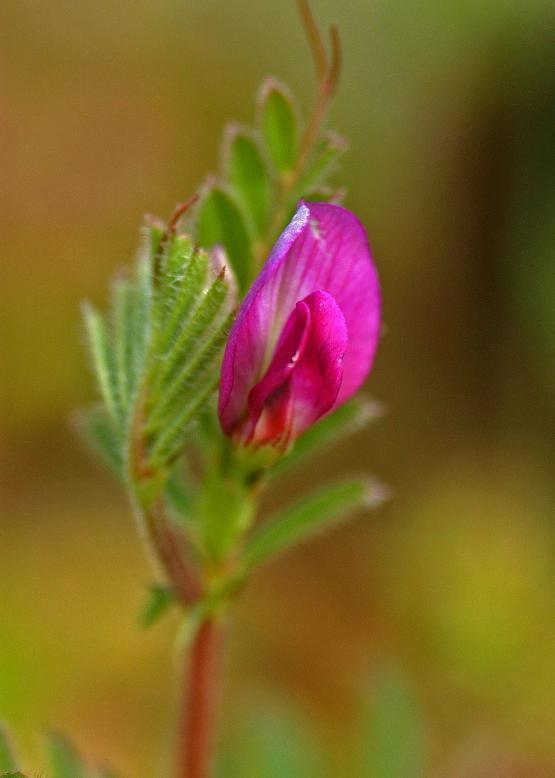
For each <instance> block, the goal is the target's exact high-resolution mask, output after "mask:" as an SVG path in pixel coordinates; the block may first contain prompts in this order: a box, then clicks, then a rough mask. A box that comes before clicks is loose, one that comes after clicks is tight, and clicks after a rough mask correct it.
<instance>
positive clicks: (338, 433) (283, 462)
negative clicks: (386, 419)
mask: <svg viewBox="0 0 555 778" xmlns="http://www.w3.org/2000/svg"><path fill="white" fill-rule="evenodd" d="M381 413H382V409H381V406H380V405H379V404H378V403H375V402H373V401H372V400H368V399H364V398H361V397H358V398H354V399H352V400H350V401H349V402H347V403H345V405H342V406H341V407H340V408H338V409H337V410H335V411H334V412H333V413H330V414H329V415H328V416H325V417H324V418H323V419H322V420H321V421H319V422H318V423H317V424H315V425H314V426H312V427H310V428H309V429H308V430H307V431H306V432H305V433H304V434H303V435H302V436H301V437H300V438H299V439H298V440H297V441H296V442H295V445H294V446H293V448H292V449H291V451H290V452H289V453H288V454H286V455H285V456H284V457H282V458H281V459H279V460H278V461H277V463H276V464H275V465H274V466H273V467H272V469H271V470H270V476H271V477H272V478H276V477H277V476H280V475H282V474H283V473H285V472H287V471H288V470H290V469H291V468H292V467H295V466H296V465H297V464H299V463H300V462H302V461H303V460H304V459H305V458H306V457H308V456H310V455H311V454H313V453H315V452H318V451H321V450H322V449H323V448H324V447H325V446H329V445H330V444H333V443H335V442H336V441H337V440H340V439H341V438H343V437H346V436H348V435H352V434H353V433H355V432H357V431H358V430H360V429H362V428H363V427H364V426H365V425H366V424H368V423H369V422H370V421H372V420H373V419H376V418H377V417H379V416H380V415H381Z"/></svg>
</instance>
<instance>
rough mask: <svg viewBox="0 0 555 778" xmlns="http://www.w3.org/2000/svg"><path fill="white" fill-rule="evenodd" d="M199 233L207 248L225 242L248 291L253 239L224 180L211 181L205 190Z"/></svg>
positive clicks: (239, 277)
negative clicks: (226, 188)
mask: <svg viewBox="0 0 555 778" xmlns="http://www.w3.org/2000/svg"><path fill="white" fill-rule="evenodd" d="M196 237H197V240H198V242H199V243H200V245H201V246H203V247H204V248H206V249H210V248H213V247H214V246H223V248H224V249H225V252H226V254H227V256H228V258H229V261H230V263H231V267H232V269H233V271H234V273H235V276H236V278H237V282H238V284H239V287H240V289H241V291H243V292H244V291H246V289H247V288H248V286H249V284H250V282H251V280H252V273H253V250H252V245H251V240H250V237H249V233H248V230H247V227H246V225H245V221H244V219H243V216H242V214H241V211H240V210H239V208H238V206H237V204H236V203H235V201H234V200H233V198H232V197H231V195H230V194H229V193H228V192H227V191H226V190H225V189H224V188H223V186H222V185H220V184H216V183H214V184H210V185H209V186H208V187H207V189H206V191H205V192H204V195H203V197H202V201H201V204H200V207H199V211H198V217H197V233H196Z"/></svg>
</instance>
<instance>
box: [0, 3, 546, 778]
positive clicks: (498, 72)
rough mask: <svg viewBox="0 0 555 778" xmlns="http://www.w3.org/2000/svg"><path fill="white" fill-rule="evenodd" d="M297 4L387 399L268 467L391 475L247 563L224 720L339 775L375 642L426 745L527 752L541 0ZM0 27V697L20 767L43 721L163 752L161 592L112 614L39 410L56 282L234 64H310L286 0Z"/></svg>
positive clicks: (492, 763) (164, 205) (62, 335)
mask: <svg viewBox="0 0 555 778" xmlns="http://www.w3.org/2000/svg"><path fill="white" fill-rule="evenodd" d="M314 8H315V11H316V12H317V15H318V16H319V17H320V18H321V19H322V20H323V21H324V22H329V21H333V20H335V21H337V22H338V23H339V26H340V28H341V32H342V38H343V42H344V49H345V67H344V73H343V78H342V83H341V89H340V92H339V94H338V97H337V100H336V102H335V105H334V109H333V116H332V119H333V125H334V127H336V128H337V129H338V130H339V131H341V132H342V133H344V134H346V135H347V136H348V137H349V138H350V139H351V142H352V149H351V152H350V153H349V156H348V157H347V159H346V161H345V164H344V167H343V171H342V176H341V182H342V183H345V184H346V185H347V187H348V189H349V196H348V200H347V204H348V205H349V207H351V208H352V209H353V210H355V211H356V212H357V214H359V215H360V217H361V218H362V219H363V221H364V222H365V224H366V225H367V228H368V231H369V235H370V239H371V244H372V246H373V249H374V253H375V256H376V261H377V263H378V266H379V269H380V273H381V277H382V281H383V294H384V315H385V323H386V332H385V337H384V339H383V342H382V345H381V349H380V353H379V357H378V359H377V362H376V366H375V371H374V373H373V375H372V377H371V379H370V381H369V384H368V391H369V392H371V393H372V395H373V396H375V397H377V398H379V399H380V400H382V401H383V402H384V403H385V404H386V405H387V408H388V414H387V416H386V417H385V418H384V419H383V420H381V421H380V422H379V423H378V424H376V425H375V426H373V427H372V428H370V429H369V430H368V431H366V432H365V433H363V434H360V435H358V436H357V437H356V438H354V439H352V440H351V441H349V442H348V443H345V444H343V445H342V446H341V447H340V449H339V450H337V451H335V452H334V453H332V454H329V453H328V454H326V455H323V456H322V457H321V458H319V459H318V460H317V461H313V462H312V463H311V464H310V465H308V466H307V467H306V468H305V469H304V470H303V472H302V474H301V473H300V474H299V475H296V476H295V477H293V478H291V480H290V481H289V482H288V483H289V486H290V490H291V493H292V494H293V493H297V492H299V491H300V490H302V489H303V488H305V487H306V485H307V483H308V482H317V481H318V480H321V479H323V478H328V477H330V476H332V475H333V474H334V473H335V472H344V471H347V470H348V469H349V468H353V469H355V470H357V471H360V470H365V469H368V470H370V471H372V472H375V473H377V474H378V475H379V476H380V477H381V478H382V479H383V480H384V481H385V482H386V483H388V484H389V485H390V486H391V487H392V489H393V491H394V499H393V500H392V501H391V502H390V504H388V505H387V506H386V507H385V508H383V509H381V510H380V511H379V512H376V513H374V514H373V515H370V516H366V517H363V518H361V519H360V520H358V521H357V522H355V523H352V524H349V525H346V526H344V527H343V528H341V529H340V530H338V531H337V532H335V533H333V534H330V535H328V536H326V537H324V538H322V539H320V540H318V541H317V542H314V543H313V544H312V545H311V546H307V547H304V548H302V549H300V550H298V551H296V552H295V553H291V554H290V555H289V556H287V557H286V558H283V559H281V560H280V561H279V562H276V563H275V564H273V565H272V566H271V567H268V568H267V569H266V570H264V571H262V572H260V573H258V574H257V575H256V576H255V578H254V580H253V581H252V583H251V585H250V587H249V588H248V590H247V591H246V593H245V595H244V597H243V600H242V602H241V604H240V606H239V608H238V612H237V616H236V620H235V625H234V629H233V631H232V635H231V646H230V651H229V658H228V684H227V687H226V700H225V707H226V710H227V719H228V720H230V719H232V718H236V717H237V716H238V715H242V713H238V712H237V711H243V710H248V711H251V713H252V709H253V707H254V708H255V709H256V706H257V705H261V704H262V703H261V702H260V701H259V700H260V699H263V698H264V697H265V696H266V695H272V696H278V697H279V698H280V699H281V700H283V701H285V703H286V704H288V705H291V706H294V707H296V708H298V709H300V710H302V711H304V712H305V714H307V715H308V716H309V717H310V718H311V720H312V724H313V726H314V728H315V730H316V734H317V735H318V736H319V738H320V739H321V740H322V741H323V742H325V744H326V747H327V748H328V754H329V758H330V759H335V760H336V762H337V764H338V767H337V776H338V778H343V776H345V771H342V769H341V759H342V757H341V754H342V753H343V752H344V750H345V749H347V748H348V747H349V746H348V744H349V740H350V738H351V733H352V731H353V729H354V727H355V721H356V711H357V706H358V699H359V697H360V696H361V694H362V691H363V690H368V689H370V696H371V691H372V677H373V668H376V667H379V666H381V665H382V664H383V663H387V664H388V665H391V664H393V665H395V666H396V667H398V668H399V671H400V672H401V673H402V674H403V676H404V677H405V678H406V679H407V682H408V683H409V685H410V686H411V688H412V689H413V690H414V695H415V698H416V699H417V700H418V705H419V708H420V710H421V713H422V716H423V719H424V721H425V727H424V728H425V731H426V742H427V749H428V754H429V768H428V774H429V775H430V776H445V777H446V778H451V776H452V777H453V778H479V777H480V778H481V777H482V776H488V778H490V777H491V776H495V777H496V778H497V777H499V778H539V776H541V777H542V778H548V777H549V776H553V775H555V736H554V732H555V640H554V622H553V604H554V602H553V594H554V582H553V556H552V550H553V525H552V518H553V511H552V510H550V509H552V501H553V495H552V493H550V483H549V479H550V468H549V461H550V455H551V458H553V453H554V452H553V445H552V440H551V441H550V435H549V432H550V429H551V432H552V429H553V421H554V415H555V414H554V409H555V405H554V401H553V383H554V378H555V370H554V363H553V340H554V338H553V336H554V329H555V316H554V313H553V309H554V295H555V282H554V279H555V270H554V265H555V252H554V248H555V201H554V193H555V176H554V170H555V165H554V162H553V157H554V143H553V139H554V133H553V127H554V126H555V75H554V74H555V67H554V66H555V52H554V47H553V40H554V38H555V13H554V8H553V5H552V2H551V0H529V1H528V2H522V0H520V1H517V0H493V1H492V2H490V3H483V2H478V0H466V1H463V0H447V2H440V0H421V2H416V1H415V0H373V1H372V2H369V1H368V0H348V1H347V2H342V3H337V2H336V3H334V2H332V0H318V1H316V0H314ZM0 27H1V30H2V33H1V44H0V106H1V108H0V111H1V119H0V124H1V135H2V144H1V146H0V162H1V184H0V234H1V235H2V259H1V265H0V274H1V279H0V283H1V286H0V289H1V326H0V354H1V372H2V376H1V381H2V384H1V386H2V434H1V442H0V445H1V446H2V496H1V499H2V516H1V523H0V543H1V545H0V548H1V564H0V718H2V719H7V720H9V721H10V722H11V724H12V725H13V728H14V730H15V732H16V733H17V739H18V741H19V743H20V745H21V747H22V748H23V749H24V750H25V751H26V752H27V753H28V755H29V757H30V759H31V760H33V759H34V760H35V764H36V765H37V766H38V761H39V760H38V751H39V748H38V745H37V743H38V740H37V733H38V732H39V731H40V730H41V729H42V728H43V727H44V726H45V725H55V726H57V727H60V728H63V729H65V730H66V731H68V732H69V733H71V734H72V736H74V738H75V739H76V741H77V743H78V744H79V745H80V747H81V748H82V749H83V751H84V752H85V753H86V754H87V755H88V756H92V755H97V756H99V757H106V758H108V759H110V760H111V761H113V762H114V764H115V765H117V766H118V767H120V768H121V769H122V771H124V773H125V774H126V775H127V776H129V778H146V777H147V776H153V775H162V774H164V770H165V766H166V765H167V764H168V759H169V753H170V749H171V744H172V737H173V731H172V726H173V721H174V703H175V697H176V693H175V688H174V677H175V675H174V670H175V655H174V653H173V651H174V649H173V643H172V636H173V630H174V627H175V623H171V620H169V621H168V622H167V623H164V624H160V625H159V626H157V627H155V628H154V629H153V630H151V631H149V632H147V633H142V632H140V631H139V630H138V629H137V626H136V618H135V616H136V612H137V609H138V607H139V605H140V602H141V598H142V587H143V584H144V583H145V582H146V581H147V580H149V575H150V573H149V569H148V566H147V564H146V563H145V561H144V560H143V554H142V549H141V547H140V543H139V541H138V540H137V537H136V535H135V534H134V528H133V524H132V520H131V518H130V516H129V511H128V509H127V506H126V503H125V500H124V498H123V496H122V495H121V494H120V492H119V490H118V488H117V487H116V486H115V485H114V484H113V483H112V482H111V481H110V478H109V477H108V476H107V475H106V474H105V473H104V472H103V471H102V470H101V469H100V468H99V467H98V466H96V465H95V464H94V463H93V462H92V461H91V459H90V458H89V457H88V455H87V454H86V453H85V452H84V451H83V449H82V448H81V446H80V444H79V442H78V441H77V440H76V438H75V437H74V435H73V432H72V430H71V427H70V416H71V411H72V409H73V408H74V407H76V406H79V405H80V404H83V403H84V402H86V401H87V400H88V399H89V398H90V396H91V393H92V388H91V380H90V376H89V374H88V371H87V367H86V360H85V357H84V354H83V349H82V332H81V329H80V320H79V304H80V301H81V300H82V299H83V298H85V297H88V298H92V299H93V300H94V301H96V302H98V303H102V301H103V300H105V296H106V286H107V281H108V278H109V277H110V275H111V274H112V273H113V271H114V270H115V269H116V268H117V267H118V266H119V265H121V264H122V263H125V262H126V261H128V259H129V258H131V257H132V255H133V253H134V251H135V248H136V244H137V238H138V225H139V223H140V220H141V217H142V214H143V213H144V212H146V211H149V212H153V213H157V214H160V215H167V214H169V213H170V212H171V210H172V208H173V205H174V203H175V202H176V201H178V200H180V199H183V198H184V197H186V196H188V195H189V194H190V193H191V192H192V191H193V190H194V188H195V187H196V186H197V184H198V182H199V181H200V180H201V179H202V178H203V176H204V175H205V173H206V172H208V171H210V170H213V169H214V168H215V167H216V165H217V152H218V145H219V137H220V135H221V131H222V127H223V125H224V123H225V121H226V120H228V119H232V118H233V119H239V120H242V121H250V120H251V116H252V109H253V96H254V94H255V91H256V88H257V85H258V84H259V82H260V80H261V78H262V77H263V76H264V75H266V74H268V73H272V74H275V75H277V76H278V77H280V78H282V79H283V80H284V81H286V82H287V83H289V84H290V85H291V87H292V88H293V89H294V90H295V91H296V92H297V93H298V95H299V97H300V99H301V101H302V103H303V104H304V105H307V104H308V103H309V101H310V99H311V96H312V94H313V87H314V78H313V72H312V66H311V63H310V60H309V56H308V53H307V48H306V45H305V41H304V39H303V35H302V32H301V30H300V27H299V24H298V21H297V17H296V14H295V10H294V5H293V2H292V0H291V2H289V0H287V1H286V0H278V2H277V3H257V2H254V0H225V1H224V0H205V1H204V2H201V0H158V2H153V0H150V1H149V0H135V2H129V0H124V1H123V2H113V1H112V2H110V1H109V0H99V1H98V2H91V0H79V2H74V1H72V0H53V2H50V3H48V4H45V3H43V2H38V1H37V0H4V2H3V3H2V8H1V9H0ZM282 497H283V491H281V494H280V495H279V499H282ZM271 499H273V498H271Z"/></svg>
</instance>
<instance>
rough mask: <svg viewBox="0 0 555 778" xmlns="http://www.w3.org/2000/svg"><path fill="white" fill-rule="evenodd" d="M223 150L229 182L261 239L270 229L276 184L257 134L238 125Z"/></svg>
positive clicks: (229, 130) (232, 127) (229, 133)
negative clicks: (272, 179) (273, 184)
mask: <svg viewBox="0 0 555 778" xmlns="http://www.w3.org/2000/svg"><path fill="white" fill-rule="evenodd" d="M224 137H225V140H224V147H223V154H222V156H223V163H224V169H225V174H226V179H227V181H228V183H229V185H230V187H231V188H232V189H233V191H234V192H235V195H236V197H237V199H238V201H239V202H240V203H241V205H242V206H243V209H244V211H245V213H246V214H247V216H248V218H249V222H250V224H251V225H252V228H253V231H254V233H255V234H256V235H257V236H260V235H263V234H264V232H265V230H266V229H267V227H268V219H269V213H270V202H271V197H272V183H271V181H270V177H269V175H268V170H267V168H266V165H265V163H264V160H263V158H262V154H261V152H260V148H259V144H258V139H257V137H256V135H255V134H254V133H253V132H252V131H251V130H249V129H248V128H246V127H241V126H239V125H237V124H231V125H229V126H228V128H227V131H226V133H225V136H224Z"/></svg>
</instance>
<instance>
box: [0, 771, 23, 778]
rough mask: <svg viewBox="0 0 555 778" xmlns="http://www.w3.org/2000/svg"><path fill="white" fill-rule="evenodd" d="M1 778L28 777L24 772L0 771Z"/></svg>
mask: <svg viewBox="0 0 555 778" xmlns="http://www.w3.org/2000/svg"><path fill="white" fill-rule="evenodd" d="M0 778H27V776H26V775H23V773H19V772H17V773H0Z"/></svg>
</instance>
